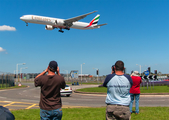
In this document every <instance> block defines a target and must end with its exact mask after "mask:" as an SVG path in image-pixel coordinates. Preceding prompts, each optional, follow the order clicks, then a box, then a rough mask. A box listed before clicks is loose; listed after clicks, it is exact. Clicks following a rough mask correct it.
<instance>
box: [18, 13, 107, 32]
mask: <svg viewBox="0 0 169 120" xmlns="http://www.w3.org/2000/svg"><path fill="white" fill-rule="evenodd" d="M95 12H97V11H93V12H90V13H87V14H84V15H80V16H77V17H73V18H69V19H59V18H51V17H45V16H37V15H23V16H22V17H20V19H21V20H22V21H24V22H25V23H26V26H28V23H35V24H43V25H46V26H45V29H46V30H53V29H55V28H59V29H60V30H59V32H61V33H63V32H64V31H63V30H62V29H66V30H70V28H75V29H81V30H87V29H96V28H100V26H103V25H107V23H105V24H100V25H97V23H98V21H99V18H100V15H99V14H98V15H97V16H96V17H95V18H94V19H93V20H92V21H91V22H90V23H86V22H78V21H79V20H81V19H83V18H85V17H86V16H88V15H90V14H92V13H95Z"/></svg>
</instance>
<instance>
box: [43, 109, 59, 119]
mask: <svg viewBox="0 0 169 120" xmlns="http://www.w3.org/2000/svg"><path fill="white" fill-rule="evenodd" d="M40 118H41V120H61V119H62V109H61V108H59V109H55V110H43V109H40Z"/></svg>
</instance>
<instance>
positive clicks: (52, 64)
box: [49, 61, 58, 72]
mask: <svg viewBox="0 0 169 120" xmlns="http://www.w3.org/2000/svg"><path fill="white" fill-rule="evenodd" d="M57 67H58V64H57V62H56V61H50V63H49V70H50V71H51V72H56V71H57Z"/></svg>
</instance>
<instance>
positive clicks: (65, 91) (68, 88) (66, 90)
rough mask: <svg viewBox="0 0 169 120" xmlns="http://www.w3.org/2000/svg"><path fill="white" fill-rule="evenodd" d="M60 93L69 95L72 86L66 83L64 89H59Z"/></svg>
mask: <svg viewBox="0 0 169 120" xmlns="http://www.w3.org/2000/svg"><path fill="white" fill-rule="evenodd" d="M60 93H61V95H66V96H67V97H69V96H70V95H71V94H72V88H71V87H69V86H68V85H66V86H65V89H60Z"/></svg>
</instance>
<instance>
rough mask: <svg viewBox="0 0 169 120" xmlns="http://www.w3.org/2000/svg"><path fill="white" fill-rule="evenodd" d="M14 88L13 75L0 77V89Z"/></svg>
mask: <svg viewBox="0 0 169 120" xmlns="http://www.w3.org/2000/svg"><path fill="white" fill-rule="evenodd" d="M11 86H15V82H14V75H13V74H2V75H0V88H4V87H11Z"/></svg>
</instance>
